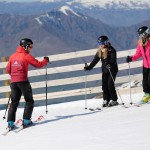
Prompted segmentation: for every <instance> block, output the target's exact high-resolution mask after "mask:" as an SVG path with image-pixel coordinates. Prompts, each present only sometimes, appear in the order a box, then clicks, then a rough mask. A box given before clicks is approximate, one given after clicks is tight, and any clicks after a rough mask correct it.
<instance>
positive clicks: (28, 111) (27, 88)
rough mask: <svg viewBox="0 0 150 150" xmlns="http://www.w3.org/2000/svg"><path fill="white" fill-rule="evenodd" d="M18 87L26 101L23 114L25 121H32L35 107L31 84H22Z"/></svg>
mask: <svg viewBox="0 0 150 150" xmlns="http://www.w3.org/2000/svg"><path fill="white" fill-rule="evenodd" d="M18 86H19V87H20V89H21V91H22V94H23V96H24V99H25V101H26V103H25V108H24V113H23V119H25V120H30V119H31V116H32V112H33V107H34V100H33V95H32V88H31V85H30V83H29V82H21V83H19V85H18Z"/></svg>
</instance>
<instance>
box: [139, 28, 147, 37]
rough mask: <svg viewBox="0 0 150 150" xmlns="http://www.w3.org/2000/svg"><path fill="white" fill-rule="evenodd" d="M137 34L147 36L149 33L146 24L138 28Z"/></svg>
mask: <svg viewBox="0 0 150 150" xmlns="http://www.w3.org/2000/svg"><path fill="white" fill-rule="evenodd" d="M137 32H138V34H139V36H142V37H147V36H148V35H149V28H148V27H147V26H143V27H140V28H139V29H138V31H137Z"/></svg>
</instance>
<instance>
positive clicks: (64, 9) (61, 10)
mask: <svg viewBox="0 0 150 150" xmlns="http://www.w3.org/2000/svg"><path fill="white" fill-rule="evenodd" d="M59 11H60V12H62V13H64V14H65V15H67V16H68V15H69V14H68V12H71V13H72V14H74V15H76V16H79V15H78V14H77V13H76V12H74V11H73V10H72V9H71V8H70V7H69V6H62V7H61V8H60V9H59Z"/></svg>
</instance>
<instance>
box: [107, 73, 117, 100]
mask: <svg viewBox="0 0 150 150" xmlns="http://www.w3.org/2000/svg"><path fill="white" fill-rule="evenodd" d="M116 75H117V73H112V76H113V79H114V81H115V79H116ZM113 79H112V77H111V75H110V74H109V76H108V85H109V86H108V89H109V93H110V100H113V101H117V99H118V97H117V93H116V89H115V84H114V81H113Z"/></svg>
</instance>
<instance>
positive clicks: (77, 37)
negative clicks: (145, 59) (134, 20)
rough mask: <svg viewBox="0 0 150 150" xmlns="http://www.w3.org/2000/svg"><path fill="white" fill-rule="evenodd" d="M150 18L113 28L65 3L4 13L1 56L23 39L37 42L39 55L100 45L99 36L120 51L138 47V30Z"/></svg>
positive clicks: (9, 51) (0, 39)
mask: <svg viewBox="0 0 150 150" xmlns="http://www.w3.org/2000/svg"><path fill="white" fill-rule="evenodd" d="M141 25H147V26H150V20H147V21H145V22H142V23H141V24H137V25H133V26H130V27H112V26H109V25H107V24H105V23H103V22H102V21H100V20H98V19H95V18H92V17H90V16H87V15H83V14H81V13H78V12H75V11H73V10H72V9H71V8H70V7H68V6H63V7H61V8H59V9H57V10H53V11H50V12H47V13H43V14H40V15H30V16H22V15H10V14H1V15H0V31H1V32H0V51H1V54H0V55H1V56H7V55H10V54H11V53H12V52H14V51H15V49H16V47H17V46H18V44H19V41H20V39H21V38H24V37H28V38H31V39H32V40H33V42H34V50H33V53H34V55H35V56H41V55H50V54H57V53H64V52H71V51H78V50H84V49H91V48H96V47H97V46H98V45H97V38H98V37H99V36H100V35H103V34H105V35H107V36H108V37H109V38H110V42H111V43H112V45H113V46H114V47H115V48H116V49H117V50H124V49H131V48H135V47H136V43H137V39H138V36H137V33H136V32H137V29H138V27H139V26H141Z"/></svg>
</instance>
